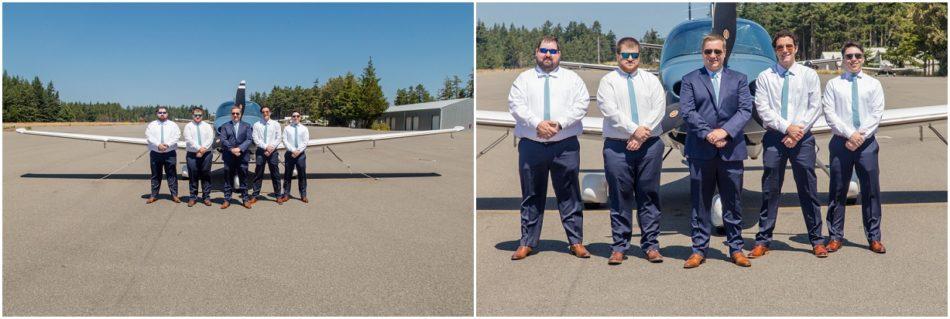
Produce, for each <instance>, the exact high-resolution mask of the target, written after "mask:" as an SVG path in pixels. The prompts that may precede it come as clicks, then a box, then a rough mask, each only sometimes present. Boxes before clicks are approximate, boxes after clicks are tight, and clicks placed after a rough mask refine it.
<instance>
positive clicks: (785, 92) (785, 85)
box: [782, 70, 790, 120]
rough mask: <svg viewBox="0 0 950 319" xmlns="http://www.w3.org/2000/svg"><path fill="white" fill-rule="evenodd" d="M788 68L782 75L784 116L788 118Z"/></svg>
mask: <svg viewBox="0 0 950 319" xmlns="http://www.w3.org/2000/svg"><path fill="white" fill-rule="evenodd" d="M789 75H790V74H789V73H788V70H785V74H784V75H783V76H782V78H784V80H782V118H783V119H786V120H788V76H789Z"/></svg>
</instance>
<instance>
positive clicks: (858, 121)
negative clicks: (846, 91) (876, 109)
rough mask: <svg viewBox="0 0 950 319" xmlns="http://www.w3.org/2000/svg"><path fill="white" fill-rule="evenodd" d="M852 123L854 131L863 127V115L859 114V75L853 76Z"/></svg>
mask: <svg viewBox="0 0 950 319" xmlns="http://www.w3.org/2000/svg"><path fill="white" fill-rule="evenodd" d="M851 123H852V124H854V129H858V128H859V127H861V115H860V114H858V75H857V74H854V73H852V74H851Z"/></svg>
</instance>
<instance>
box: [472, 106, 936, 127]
mask: <svg viewBox="0 0 950 319" xmlns="http://www.w3.org/2000/svg"><path fill="white" fill-rule="evenodd" d="M475 119H476V123H478V124H479V125H488V126H500V127H514V126H515V119H514V117H513V116H511V113H508V112H498V111H475ZM946 119H947V106H946V105H932V106H918V107H905V108H897V109H889V110H884V115H883V116H882V118H881V123H880V125H879V127H887V126H898V125H908V124H916V123H926V122H933V121H939V120H946ZM603 121H604V119H603V118H601V117H590V116H588V117H584V119H583V123H584V133H585V134H602V133H603V126H602V125H603ZM664 129H667V130H669V129H672V128H670V127H665V128H664ZM811 132H812V133H813V134H822V133H830V132H831V128H830V127H828V124H827V123H825V118H824V116H821V117H819V118H818V122H816V123H815V125H814V126H812V129H811ZM747 133H748V132H747Z"/></svg>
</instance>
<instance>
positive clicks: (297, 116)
mask: <svg viewBox="0 0 950 319" xmlns="http://www.w3.org/2000/svg"><path fill="white" fill-rule="evenodd" d="M291 117H300V115H292V116H291Z"/></svg>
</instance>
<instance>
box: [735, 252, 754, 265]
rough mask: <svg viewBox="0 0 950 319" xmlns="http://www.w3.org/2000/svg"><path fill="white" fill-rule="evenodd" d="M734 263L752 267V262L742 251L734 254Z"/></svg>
mask: <svg viewBox="0 0 950 319" xmlns="http://www.w3.org/2000/svg"><path fill="white" fill-rule="evenodd" d="M732 263H734V264H736V265H739V266H742V267H749V266H752V262H751V261H749V258H746V257H745V255H743V254H742V252H741V251H737V252H734V253H732Z"/></svg>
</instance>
